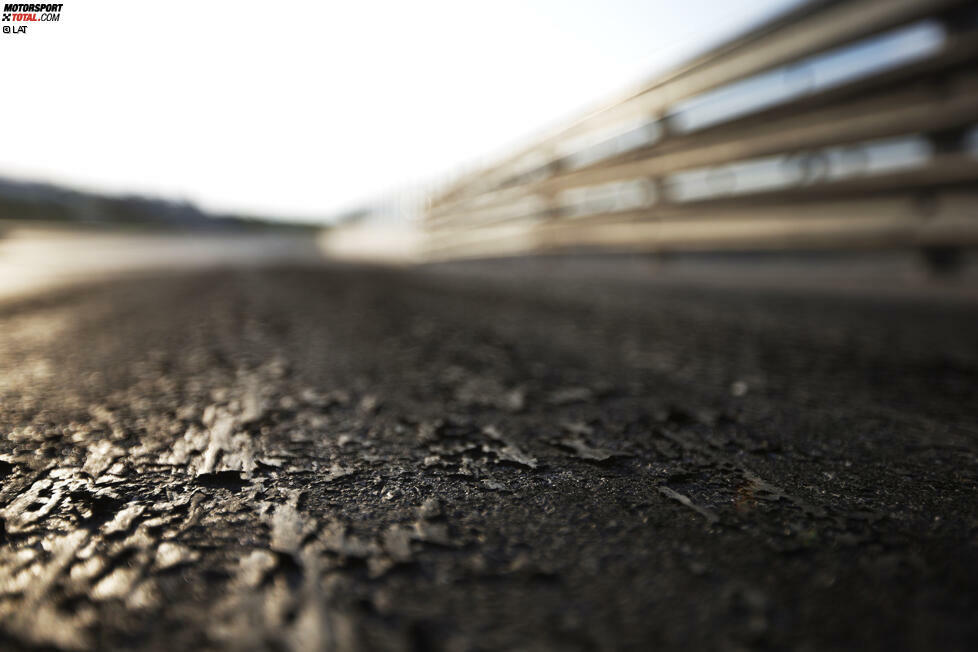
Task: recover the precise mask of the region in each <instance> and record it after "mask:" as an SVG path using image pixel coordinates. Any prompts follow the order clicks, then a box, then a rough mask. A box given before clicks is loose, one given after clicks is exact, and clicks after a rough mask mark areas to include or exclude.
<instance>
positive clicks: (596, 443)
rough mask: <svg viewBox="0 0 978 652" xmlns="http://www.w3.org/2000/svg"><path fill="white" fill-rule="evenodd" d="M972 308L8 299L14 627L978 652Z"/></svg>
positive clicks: (97, 638) (138, 292) (425, 272)
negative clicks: (974, 651)
mask: <svg viewBox="0 0 978 652" xmlns="http://www.w3.org/2000/svg"><path fill="white" fill-rule="evenodd" d="M976 317H978V308H976V306H975V304H974V303H970V302H944V301H936V300H929V299H927V297H920V298H918V299H914V300H910V299H897V298H892V297H891V298H876V299H873V298H869V297H866V296H851V295H849V296H847V295H840V296H833V295H831V294H825V293H817V292H787V291H775V290H764V291H757V290H747V289H730V288H713V289H708V288H703V287H691V286H673V285H669V284H649V283H645V282H642V281H641V280H640V279H629V278H620V279H617V280H608V279H596V278H588V277H587V276H586V275H583V276H579V277H577V278H574V279H571V280H567V279H564V280H561V279H559V278H547V279H537V280H534V279H527V278H524V277H522V276H520V275H519V274H513V275H511V276H509V277H507V276H506V275H505V274H503V275H497V276H496V277H494V278H480V277H479V276H478V275H476V274H469V275H459V274H455V273H453V272H450V271H445V270H432V269H420V270H414V271H409V270H384V269H371V268H360V267H341V266H332V267H292V268H288V267H282V268H275V269H257V268H256V269H249V270H231V269H228V270H211V271H197V272H192V273H191V272H187V273H180V274H176V273H175V274H169V275H160V276H155V277H153V276H144V277H139V278H135V277H133V278H129V279H126V280H115V281H100V282H97V283H91V284H88V285H86V286H84V287H79V288H72V289H63V290H58V291H53V292H48V293H45V294H42V295H39V296H36V297H32V298H25V299H20V300H17V301H15V302H9V303H6V304H4V305H2V306H0V434H2V437H0V482H2V485H0V518H2V529H0V647H2V648H3V649H7V650H17V649H22V648H23V649H33V648H51V647H53V648H68V649H152V650H189V649H262V650H264V649H270V650H314V649H335V650H359V649H384V650H429V649H431V650H453V651H454V650H459V651H462V650H483V649H486V650H488V649H494V650H501V649H506V650H516V649H519V650H618V649H633V650H649V649H674V650H689V649H730V650H736V649H778V650H780V649H798V650H820V649H861V650H902V649H916V650H936V649H942V650H954V649H957V650H966V649H975V648H976V647H978V619H976V618H975V614H978V487H976V485H978V464H976V463H978V441H976V433H978V400H976V391H975V390H976V386H978V383H976V380H978V337H976V336H975V326H976V323H978V322H976Z"/></svg>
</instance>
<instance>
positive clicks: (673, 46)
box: [0, 0, 798, 219]
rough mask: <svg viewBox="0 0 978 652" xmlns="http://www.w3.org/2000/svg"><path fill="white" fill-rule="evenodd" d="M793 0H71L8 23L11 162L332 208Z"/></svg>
mask: <svg viewBox="0 0 978 652" xmlns="http://www.w3.org/2000/svg"><path fill="white" fill-rule="evenodd" d="M794 4H798V0H589V1H587V2H583V1H582V2H579V1H575V0H493V1H492V2H479V3H476V2H466V1H464V0H396V1H382V0H353V1H350V0H345V1H343V2H340V1H339V0H326V1H319V2H314V1H309V2H305V1H295V0H293V1H286V2H273V1H272V0H265V1H264V2H250V1H243V0H234V1H219V0H206V1H200V2H179V3H174V2H162V1H156V2H150V1H148V0H146V1H143V0H140V1H138V2H137V1H134V0H64V8H63V10H62V16H61V22H59V23H33V24H31V25H30V26H29V28H28V32H29V33H28V34H26V35H11V34H0V71H2V73H3V74H2V84H0V125H3V130H2V135H0V175H7V176H13V177H17V178H26V179H37V180H45V181H53V182H56V183H64V184H68V185H72V186H75V187H79V188H83V189H92V190H102V191H110V192H141V193H146V194H152V195H163V196H169V197H174V198H185V199H189V200H191V201H194V202H197V203H198V204H200V205H201V206H202V207H204V208H207V209H212V210H217V211H225V210H228V211H241V212H246V213H264V214H273V215H279V216H282V217H287V218H300V219H303V218H306V219H313V218H317V217H327V216H329V215H330V214H332V213H335V212H336V211H338V210H343V209H347V208H351V207H354V206H356V205H357V204H359V203H363V202H367V201H369V200H370V199H371V197H372V196H374V195H375V194H377V193H382V192H385V191H387V190H390V189H393V188H398V187H402V186H404V185H406V184H411V183H417V182H421V181H432V180H437V179H438V178H439V177H444V176H445V175H446V174H447V173H448V172H450V171H452V170H453V169H457V168H458V167H459V166H460V165H462V164H471V163H472V162H473V161H475V160H478V159H479V158H482V157H485V156H487V155H491V154H493V153H498V152H499V151H502V150H505V149H506V148H507V147H511V146H513V145H514V144H517V143H519V142H520V141H521V140H522V139H525V138H526V137H527V136H530V135H532V134H534V133H535V132H537V131H539V130H540V129H541V128H544V127H548V126H552V125H553V124H555V123H559V122H560V121H561V120H562V119H566V118H569V117H573V116H574V115H575V114H577V113H579V112H580V111H581V110H583V109H586V108H588V107H589V106H592V105H594V104H595V103H600V101H601V100H602V98H603V97H605V96H608V95H610V94H614V93H615V92H618V91H621V90H622V89H625V88H628V87H631V86H634V85H635V84H636V83H638V82H639V81H641V80H643V79H644V78H647V77H648V76H650V75H653V74H654V73H656V72H659V71H662V70H664V69H666V68H668V67H669V66H671V65H674V64H676V63H678V62H680V61H681V60H682V59H684V58H687V57H689V56H691V55H693V54H696V53H698V52H699V51H701V50H703V49H704V48H706V47H708V46H710V45H713V44H715V43H716V42H718V41H720V40H722V39H724V38H725V37H728V36H730V35H732V34H734V33H736V32H738V31H740V30H741V29H743V28H745V27H746V26H749V25H752V24H754V23H756V22H757V21H758V20H760V19H761V18H763V17H766V16H769V15H771V14H772V13H774V12H776V11H778V10H780V9H782V8H784V7H787V6H790V5H794ZM4 24H8V25H11V24H13V23H4Z"/></svg>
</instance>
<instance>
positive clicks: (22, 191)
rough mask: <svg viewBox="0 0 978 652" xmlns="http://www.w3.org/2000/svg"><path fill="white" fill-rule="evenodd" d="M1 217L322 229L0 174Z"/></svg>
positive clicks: (198, 226)
mask: <svg viewBox="0 0 978 652" xmlns="http://www.w3.org/2000/svg"><path fill="white" fill-rule="evenodd" d="M0 220H18V221H33V220H37V221H43V222H74V223H79V224H105V225H119V226H122V225H128V226H146V227H165V228H179V229H205V230H213V229H254V228H266V229H267V228H276V229H282V228H289V229H295V228H300V229H307V228H318V227H315V226H311V225H308V224H296V223H294V222H289V221H288V220H280V219H275V218H274V217H272V216H267V217H266V216H244V215H230V214H213V213H207V212H205V211H202V210H201V209H200V208H198V207H197V206H195V205H194V204H192V203H190V202H187V201H172V200H168V199H160V198H156V197H145V196H141V195H104V194H99V193H89V192H81V191H78V190H73V189H70V188H65V187H62V186H57V185H53V184H48V183H35V182H29V181H15V180H12V179H6V178H3V177H0Z"/></svg>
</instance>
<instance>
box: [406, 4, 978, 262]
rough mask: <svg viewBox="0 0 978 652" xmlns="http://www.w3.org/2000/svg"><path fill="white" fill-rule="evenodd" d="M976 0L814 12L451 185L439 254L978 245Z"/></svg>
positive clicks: (429, 221)
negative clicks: (582, 250) (586, 250)
mask: <svg viewBox="0 0 978 652" xmlns="http://www.w3.org/2000/svg"><path fill="white" fill-rule="evenodd" d="M976 63H978V3H976V2H975V1H974V0H971V1H964V0H849V1H839V0H822V1H815V2H810V3H808V4H806V5H804V6H802V7H800V8H798V9H797V10H794V11H792V12H790V13H788V14H786V15H784V16H782V17H779V18H777V19H775V20H773V21H771V22H769V23H767V24H766V25H763V26H761V27H759V28H757V29H755V30H753V31H752V32H750V33H748V34H746V35H743V36H741V37H739V38H737V39H734V40H733V41H731V42H729V43H727V44H725V45H723V46H721V47H718V48H716V49H714V50H712V51H711V52H709V53H707V54H705V55H703V56H701V57H699V58H698V59H696V60H694V61H692V62H690V63H689V64H687V65H685V66H683V67H681V68H679V69H678V70H675V71H674V72H672V73H670V74H668V75H665V76H664V77H662V78H660V79H658V80H655V81H653V82H652V83H650V84H648V85H646V86H645V87H643V88H641V89H639V90H638V91H636V92H634V93H630V94H628V95H626V96H625V97H623V98H621V99H618V100H616V101H614V102H611V103H609V104H607V105H606V106H604V107H603V108H601V109H600V110H598V111H595V112H594V113H592V114H590V115H588V116H586V117H584V118H583V119H581V120H579V121H577V122H576V123H573V124H571V125H569V126H567V127H566V128H563V129H561V130H559V131H557V132H555V133H553V134H551V135H549V136H546V137H544V138H541V139H540V140H539V141H538V142H535V143H533V144H532V145H530V146H528V147H526V148H525V149H522V150H521V151H518V152H516V153H515V154H513V155H511V156H509V157H506V158H505V159H504V160H501V161H499V162H498V163H496V164H495V165H493V166H491V167H488V168H486V169H482V170H479V171H477V172H474V173H472V174H469V175H467V176H466V177H463V178H461V179H459V180H457V181H456V182H455V183H454V184H452V185H451V186H450V187H448V188H446V189H444V190H443V191H442V192H441V193H440V194H438V195H437V196H435V197H434V198H433V199H432V201H431V202H430V205H429V206H428V208H427V210H426V213H425V216H424V226H425V239H424V257H425V258H427V259H429V260H440V259H451V258H462V257H491V256H502V255H519V254H527V253H533V252H545V251H562V250H569V249H573V250H577V249H598V250H608V251H628V250H638V251H668V250H704V249H769V248H817V247H881V246H922V247H927V246H947V245H952V246H958V245H962V246H963V245H974V244H978V184H976V181H978V147H976V143H978V138H976V135H978V131H976V129H975V125H976V123H978V65H976Z"/></svg>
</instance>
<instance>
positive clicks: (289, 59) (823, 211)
mask: <svg viewBox="0 0 978 652" xmlns="http://www.w3.org/2000/svg"><path fill="white" fill-rule="evenodd" d="M976 23H978V19H976V10H975V6H974V4H973V3H970V2H959V1H958V2H956V1H938V0H933V1H916V2H914V1H909V0H905V1H904V0H901V1H900V2H884V1H879V0H857V1H853V2H835V1H831V0H829V1H825V0H812V1H810V2H802V1H800V0H736V1H728V2H722V3H721V2H715V1H713V0H690V1H689V2H683V3H648V2H635V1H634V0H613V1H612V2H604V3H572V4H569V5H568V4H567V3H557V2H550V1H549V0H536V1H534V2H508V1H504V2H497V3H492V4H491V5H488V4H487V5H482V6H468V7H463V6H459V5H458V4H457V3H450V2H441V1H437V0H426V1H423V2H420V3H412V4H411V5H410V6H406V5H403V4H402V3H389V2H365V3H355V5H343V6H339V5H334V4H332V3H329V4H327V5H322V4H318V3H292V4H290V5H289V7H288V8H287V9H283V10H278V9H272V8H271V7H269V6H267V5H265V4H263V3H257V2H234V3H230V2H214V3H207V5H206V6H199V7H194V9H193V10H192V11H190V12H183V11H174V10H173V8H172V7H169V6H165V5H148V4H145V3H144V4H140V5H138V6H136V5H133V4H132V3H124V2H112V1H96V2H88V3H86V4H85V6H84V7H80V6H76V5H74V4H72V5H65V6H64V8H63V9H62V11H61V12H60V18H59V20H58V21H57V22H49V23H39V22H36V23H26V24H28V25H29V27H30V30H29V32H28V33H22V34H16V33H9V34H7V33H5V34H3V35H2V36H3V38H2V39H0V56H2V57H3V60H4V61H5V62H10V69H11V70H16V71H17V74H16V75H15V76H14V77H12V78H10V79H8V81H7V87H6V89H5V93H4V102H3V107H2V116H3V118H4V123H5V124H6V125H7V128H6V129H5V130H4V134H3V145H2V147H0V234H2V235H0V292H2V293H5V294H8V295H9V294H15V293H21V292H24V291H30V290H31V289H32V288H36V287H42V286H47V285H50V284H51V283H61V282H65V281H67V280H73V279H77V278H81V277H88V276H91V275H92V274H100V273H105V272H118V271H120V270H126V269H132V268H136V267H140V268H148V267H153V268H160V267H172V266H187V265H210V264H221V265H224V264H229V263H246V264H255V263H262V262H268V261H281V260H292V261H295V260H302V261H305V262H314V261H318V260H319V259H320V258H321V257H322V256H326V257H331V258H338V259H358V260H367V261H373V262H385V263H398V264H402V263H417V262H435V261H455V260H459V259H473V258H477V259H493V258H498V257H500V256H503V257H508V256H513V255H529V254H549V255H550V258H549V259H550V260H551V261H552V260H553V254H559V253H562V254H568V253H570V254H574V255H580V254H583V253H587V254H591V253H599V254H601V255H604V254H607V253H612V254H621V253H626V252H628V253H636V252H637V253H640V254H642V255H643V258H642V260H643V261H648V260H650V259H649V258H648V257H647V256H646V254H649V253H653V254H656V256H655V258H654V259H652V260H654V261H656V270H657V273H659V274H662V273H663V272H664V271H666V267H668V268H669V269H668V271H675V270H676V269H683V266H682V265H680V264H672V265H669V266H664V265H663V261H665V260H666V257H665V255H666V254H669V256H670V258H669V260H673V261H675V260H680V259H681V260H682V261H689V260H696V261H699V262H703V261H704V260H708V261H709V263H710V265H715V264H716V263H717V262H718V261H720V262H722V263H723V265H724V268H725V269H726V268H730V267H732V268H735V269H746V268H747V267H748V265H747V263H748V262H750V261H753V262H759V261H762V262H764V263H765V264H767V263H768V262H770V261H771V260H772V255H771V253H770V252H772V251H775V252H780V253H778V254H777V255H776V256H773V258H777V260H778V265H781V266H783V264H784V261H785V260H786V256H785V252H791V255H790V256H787V259H791V260H796V261H802V264H803V266H804V268H805V270H807V271H803V272H801V274H802V275H805V274H808V273H809V272H811V273H815V270H816V269H821V270H823V271H824V269H826V266H825V265H824V264H823V263H824V261H825V260H827V258H828V259H831V264H830V265H829V267H830V268H833V269H843V268H844V267H845V268H846V272H845V274H846V275H847V277H848V276H849V275H851V271H852V269H853V268H852V265H851V263H852V262H853V259H854V258H855V259H857V262H858V265H857V266H858V267H859V268H860V269H865V268H866V265H865V261H867V260H873V261H875V262H880V261H885V262H882V263H880V264H882V265H883V267H884V268H886V269H885V271H883V272H882V276H883V277H889V278H892V274H893V273H895V269H896V268H897V267H898V268H899V270H900V271H899V273H900V274H902V275H904V276H905V277H906V278H907V279H908V280H921V279H923V280H921V282H925V281H926V282H929V281H927V279H930V278H931V277H932V276H934V273H935V272H936V273H938V274H943V273H944V272H948V271H953V272H954V274H955V275H959V276H961V275H963V276H967V275H968V273H969V272H968V270H969V269H970V266H971V254H970V253H969V247H970V246H971V245H973V244H974V243H975V241H976V234H978V230H976V227H975V224H976V222H975V215H974V212H975V211H974V208H975V195H974V190H975V187H974V181H975V178H976V175H978V160H976V157H978V130H976V128H975V116H976V115H978V99H976V98H978V90H976V87H978V80H976V78H975V75H974V73H973V64H974V60H975V57H976V50H978V46H976V43H978V39H975V38H974V36H975V34H974V32H975V29H976ZM5 24H6V23H5ZM9 24H11V25H17V24H19V23H9ZM690 252H696V255H695V256H692V257H691V256H689V255H688V254H689V253H690ZM810 252H817V253H818V255H816V256H811V255H808V254H809V253H810ZM897 252H899V253H897ZM731 253H732V254H734V255H731ZM745 253H751V254H755V255H752V256H745V255H744V254H745ZM798 253H805V254H806V255H804V256H801V257H799V256H797V255H795V254H798ZM828 253H832V254H833V256H834V258H833V256H828V257H827V254H828ZM680 254H681V255H682V256H678V255H680ZM842 259H845V261H846V262H845V264H844V265H842V264H841V263H840V261H841V260H842ZM620 260H621V261H624V260H625V258H624V257H623V258H621V259H620ZM731 261H732V262H731ZM813 261H818V262H819V264H818V265H815V266H813ZM921 261H922V262H921ZM875 262H874V264H875ZM622 264H625V263H622ZM642 264H643V265H644V262H643V263H642ZM697 264H699V263H697ZM847 265H848V267H846V266H847ZM894 265H895V266H896V267H894ZM700 267H702V265H700ZM707 267H709V269H713V268H712V267H710V266H707ZM643 269H645V271H643V273H646V272H648V269H651V268H648V269H646V268H644V267H643ZM704 269H706V268H704ZM880 269H883V268H880ZM705 275H706V276H711V275H714V274H713V272H712V271H707V272H706V274H705ZM773 275H774V276H775V277H779V278H780V277H782V276H783V274H780V273H776V274H773ZM721 276H722V277H724V278H726V276H727V272H724V274H721ZM761 276H768V277H770V276H772V274H771V273H769V272H761ZM945 276H946V274H945Z"/></svg>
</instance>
